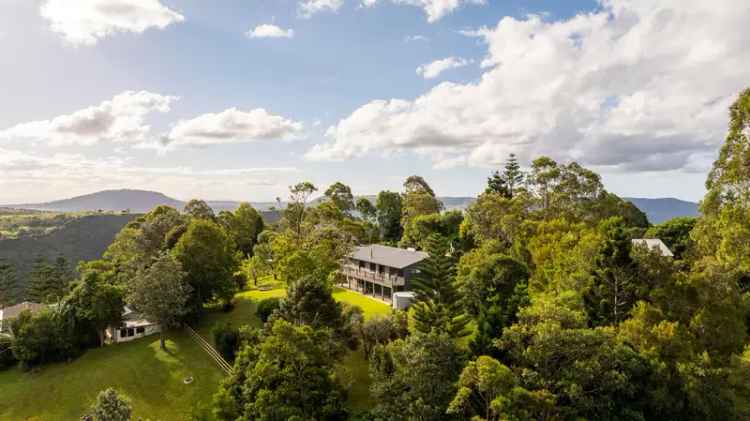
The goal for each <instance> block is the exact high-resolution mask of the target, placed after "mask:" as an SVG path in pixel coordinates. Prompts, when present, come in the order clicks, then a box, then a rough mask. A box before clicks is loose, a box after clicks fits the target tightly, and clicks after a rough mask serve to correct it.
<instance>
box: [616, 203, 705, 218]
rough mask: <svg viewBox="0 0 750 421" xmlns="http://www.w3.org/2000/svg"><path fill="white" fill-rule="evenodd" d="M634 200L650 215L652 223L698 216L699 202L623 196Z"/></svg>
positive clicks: (636, 204) (639, 207)
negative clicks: (680, 217) (679, 217)
mask: <svg viewBox="0 0 750 421" xmlns="http://www.w3.org/2000/svg"><path fill="white" fill-rule="evenodd" d="M623 199H625V200H627V201H630V202H632V203H633V204H634V205H635V206H637V207H638V209H640V210H641V211H642V212H643V213H645V214H646V215H647V216H648V220H649V222H651V223H652V224H660V223H662V222H664V221H668V220H670V219H672V218H676V217H678V216H698V215H700V212H699V211H698V204H697V203H695V202H687V201H685V200H680V199H674V198H671V197H669V198H659V199H644V198H637V197H623Z"/></svg>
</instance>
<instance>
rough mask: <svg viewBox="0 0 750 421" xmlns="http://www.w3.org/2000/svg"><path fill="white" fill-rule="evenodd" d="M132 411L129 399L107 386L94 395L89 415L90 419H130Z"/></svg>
mask: <svg viewBox="0 0 750 421" xmlns="http://www.w3.org/2000/svg"><path fill="white" fill-rule="evenodd" d="M132 412H133V408H132V407H131V404H130V399H129V398H128V397H127V396H124V395H122V394H120V393H118V392H117V391H116V390H115V389H112V388H109V389H107V390H104V391H102V392H100V393H99V395H98V396H97V397H96V402H95V403H94V405H93V406H92V407H91V412H90V417H91V419H92V421H130V416H131V414H132Z"/></svg>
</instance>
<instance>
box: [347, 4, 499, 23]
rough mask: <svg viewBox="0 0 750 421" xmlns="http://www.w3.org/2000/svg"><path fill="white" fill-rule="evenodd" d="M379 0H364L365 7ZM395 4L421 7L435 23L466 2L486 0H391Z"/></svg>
mask: <svg viewBox="0 0 750 421" xmlns="http://www.w3.org/2000/svg"><path fill="white" fill-rule="evenodd" d="M378 1H379V0H362V5H363V6H365V7H372V6H374V5H375V4H376V3H377V2H378ZM390 1H391V2H392V3H395V4H403V5H408V6H415V7H419V8H421V9H422V10H424V12H425V14H426V15H427V21H428V22H430V23H434V22H437V21H439V20H440V19H442V18H443V17H445V16H446V15H448V14H450V13H452V12H454V11H455V10H456V9H458V8H459V7H461V6H463V5H465V4H476V5H484V4H486V3H487V1H486V0H390Z"/></svg>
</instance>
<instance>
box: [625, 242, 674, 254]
mask: <svg viewBox="0 0 750 421" xmlns="http://www.w3.org/2000/svg"><path fill="white" fill-rule="evenodd" d="M633 245H634V246H637V245H643V246H646V247H647V248H648V249H649V250H653V249H657V250H658V251H659V253H661V255H662V256H667V257H674V254H672V251H671V250H670V249H669V247H667V245H666V244H664V242H663V241H661V240H660V239H658V238H634V239H633Z"/></svg>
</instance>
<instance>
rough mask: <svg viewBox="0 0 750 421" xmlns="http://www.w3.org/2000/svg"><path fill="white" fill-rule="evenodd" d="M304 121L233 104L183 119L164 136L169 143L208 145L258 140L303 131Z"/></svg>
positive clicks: (289, 137) (282, 138)
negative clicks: (221, 109) (226, 107)
mask: <svg viewBox="0 0 750 421" xmlns="http://www.w3.org/2000/svg"><path fill="white" fill-rule="evenodd" d="M302 128H303V125H302V123H300V122H297V121H294V120H291V119H287V118H285V117H282V116H279V115H274V114H270V113H269V112H268V111H266V110H264V109H263V108H256V109H254V110H250V111H242V110H238V109H237V108H229V109H227V110H224V111H222V112H220V113H208V114H203V115H200V116H198V117H195V118H192V119H190V120H181V121H179V122H178V123H177V124H176V125H175V126H174V127H173V128H172V130H170V131H169V133H168V134H167V135H166V136H164V137H163V139H162V143H163V144H164V145H166V146H176V145H191V146H205V145H216V144H227V143H247V142H253V141H258V140H273V139H279V140H290V139H294V138H295V137H297V136H298V135H299V134H300V133H301V132H302Z"/></svg>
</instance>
